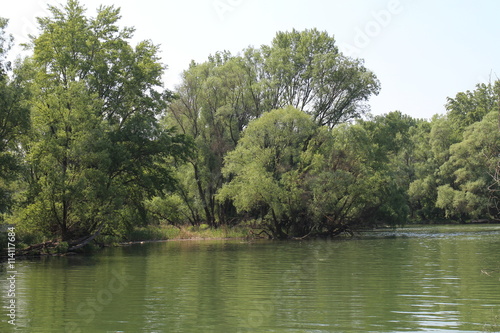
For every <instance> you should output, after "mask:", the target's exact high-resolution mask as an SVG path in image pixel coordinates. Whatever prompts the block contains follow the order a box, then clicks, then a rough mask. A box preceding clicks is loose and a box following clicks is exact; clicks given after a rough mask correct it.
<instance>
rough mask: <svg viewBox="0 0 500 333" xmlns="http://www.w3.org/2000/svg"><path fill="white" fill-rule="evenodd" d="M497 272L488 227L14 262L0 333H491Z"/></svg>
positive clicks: (162, 247) (496, 237)
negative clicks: (11, 293) (11, 295)
mask: <svg viewBox="0 0 500 333" xmlns="http://www.w3.org/2000/svg"><path fill="white" fill-rule="evenodd" d="M499 267H500V226H492V225H489V226H488V225H485V226H474V227H458V226H454V227H431V228H407V229H400V230H398V231H396V232H373V233H370V234H366V235H365V236H363V237H361V238H359V239H354V240H347V241H302V242H299V241H292V242H272V241H259V242H252V243H248V242H244V241H239V240H237V241H234V240H232V241H182V242H164V243H149V244H138V245H133V246H128V247H121V248H111V249H106V250H105V251H103V252H101V253H99V254H98V255H95V256H92V257H82V256H72V257H47V258H43V259H38V260H24V261H17V262H16V270H17V275H16V296H15V300H16V321H15V324H16V326H12V325H10V324H8V322H7V321H8V320H10V319H9V318H8V317H7V314H8V311H9V310H8V308H7V306H8V305H9V303H8V302H9V301H10V300H9V299H8V297H7V293H8V288H9V284H8V283H7V277H8V276H7V271H6V270H7V268H6V267H5V263H4V265H3V268H2V271H1V273H0V278H1V280H0V281H1V290H0V292H1V293H2V294H3V295H2V302H3V309H2V311H3V313H2V316H1V323H0V331H1V332H14V331H15V332H37V333H38V332H40V333H42V332H85V333H86V332H116V331H123V332H417V331H425V332H429V331H436V332H478V331H479V332H481V331H488V330H489V331H492V330H493V331H495V330H498V329H499V327H500V319H499V318H498V317H499V316H500V281H499V277H500V272H499V271H498V269H499ZM482 271H483V272H487V273H488V274H484V273H482Z"/></svg>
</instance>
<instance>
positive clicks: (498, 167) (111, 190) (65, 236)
mask: <svg viewBox="0 0 500 333" xmlns="http://www.w3.org/2000/svg"><path fill="white" fill-rule="evenodd" d="M49 9H50V12H51V15H50V16H49V17H44V18H39V21H38V23H39V28H40V33H39V35H38V36H34V37H32V40H31V43H30V45H28V47H29V48H30V49H31V51H32V55H31V56H29V57H27V58H25V59H23V60H20V61H19V62H18V63H17V64H16V66H11V64H10V63H8V62H7V61H6V60H5V55H6V53H7V51H8V50H9V48H10V45H11V43H12V38H11V37H10V36H8V35H7V33H6V32H5V28H6V26H7V22H8V21H7V20H6V19H1V20H0V213H1V214H2V215H0V216H1V218H2V219H3V220H5V221H6V222H8V223H12V224H16V226H17V227H18V228H21V229H24V230H25V231H27V232H38V233H41V234H43V235H44V237H46V238H58V239H61V240H72V239H76V238H80V237H86V236H89V235H92V234H95V233H96V232H100V231H102V232H106V233H109V234H115V235H123V234H124V232H125V230H127V229H131V228H133V227H135V226H144V225H147V224H151V223H168V224H172V225H182V224H191V225H193V226H197V225H200V224H208V225H209V226H212V227H215V228H217V227H220V226H233V225H241V224H245V223H247V225H248V226H251V227H253V228H257V229H259V231H261V230H264V232H265V233H267V234H268V235H270V236H271V237H273V238H289V237H305V236H308V235H327V236H332V235H337V234H339V233H342V232H351V231H352V230H354V229H355V228H359V227H363V226H374V225H401V224H404V223H408V222H413V221H418V222H422V221H441V220H445V219H447V220H454V221H460V222H467V221H472V220H480V219H486V220H494V219H497V220H498V219H499V218H500V216H499V215H500V194H499V193H500V180H499V178H500V176H499V174H500V110H499V103H500V100H499V95H500V82H495V83H493V84H492V83H490V84H480V85H478V86H477V87H476V89H475V90H474V91H467V92H465V93H458V94H457V95H456V96H455V97H454V98H448V102H447V104H446V108H447V113H446V115H442V116H435V117H434V118H433V119H431V120H423V119H414V118H412V117H409V116H406V115H404V114H402V113H401V112H399V111H394V112H390V113H387V114H385V115H379V116H375V117H374V116H371V115H370V113H369V107H368V104H367V102H368V100H369V98H370V96H372V95H376V94H378V92H379V90H380V83H379V81H378V80H377V78H376V76H375V75H374V74H373V73H372V72H371V71H370V70H368V69H367V68H365V67H364V64H363V61H362V60H360V59H352V58H349V57H346V56H344V55H343V54H342V53H341V52H340V51H339V49H338V48H337V46H336V42H335V39H334V37H333V36H330V35H328V34H327V33H326V32H320V31H318V30H316V29H311V30H304V31H296V30H293V31H291V32H279V33H277V34H276V37H275V38H274V39H273V40H272V42H271V44H270V45H262V46H261V47H260V48H254V47H250V48H247V49H245V50H242V52H241V53H239V54H238V55H233V54H230V53H228V52H219V53H216V54H215V55H212V56H210V57H209V58H208V60H207V61H205V62H202V63H195V62H192V63H191V65H190V66H189V68H188V69H187V70H185V71H184V73H183V75H182V82H181V83H180V84H179V85H178V87H177V88H176V90H175V91H174V92H171V91H168V90H164V89H163V88H162V85H163V83H162V80H161V78H162V75H163V71H164V70H165V66H164V65H163V64H162V63H161V59H160V58H159V56H158V52H159V48H158V46H156V45H154V44H153V43H152V42H150V41H142V42H140V43H138V44H137V45H136V46H132V45H130V39H131V38H132V35H133V29H132V28H123V29H122V28H120V27H119V26H118V24H117V23H118V21H119V19H120V11H119V9H117V8H114V7H112V6H111V7H100V8H99V9H98V11H97V15H96V16H94V17H89V16H86V10H85V8H84V7H83V6H82V5H80V4H79V3H78V1H76V0H69V1H68V2H67V4H66V5H64V6H62V7H53V6H50V7H49ZM13 67H14V68H13ZM256 232H257V231H256Z"/></svg>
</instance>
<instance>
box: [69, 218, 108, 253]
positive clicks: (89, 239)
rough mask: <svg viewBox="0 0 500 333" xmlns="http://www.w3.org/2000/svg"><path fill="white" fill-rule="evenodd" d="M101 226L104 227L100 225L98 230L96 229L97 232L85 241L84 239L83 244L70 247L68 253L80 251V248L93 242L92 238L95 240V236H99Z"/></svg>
mask: <svg viewBox="0 0 500 333" xmlns="http://www.w3.org/2000/svg"><path fill="white" fill-rule="evenodd" d="M103 226H104V225H103V224H101V226H100V227H99V229H97V231H96V232H95V233H94V234H93V235H91V236H90V237H88V238H87V239H85V240H84V241H83V242H81V243H80V244H77V245H74V246H72V247H70V248H69V249H68V251H74V250H78V249H80V248H82V247H84V246H85V245H87V244H88V243H90V242H92V241H93V240H94V238H96V237H97V236H99V234H100V233H101V230H102V227H103Z"/></svg>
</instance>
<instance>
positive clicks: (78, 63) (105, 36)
mask: <svg viewBox="0 0 500 333" xmlns="http://www.w3.org/2000/svg"><path fill="white" fill-rule="evenodd" d="M49 10H50V13H51V15H50V16H49V17H44V18H39V19H38V23H39V28H40V34H39V35H38V36H35V37H33V38H32V42H31V47H32V49H33V56H32V57H31V58H29V59H28V60H27V61H26V62H25V63H24V66H25V68H26V71H29V72H30V74H31V78H30V80H29V81H28V83H27V85H28V88H29V89H30V90H31V94H32V99H31V101H30V105H31V122H32V129H31V132H30V137H29V141H28V143H27V144H26V146H25V149H26V159H27V162H28V166H29V168H30V173H29V185H30V187H29V191H28V193H27V201H26V205H25V209H24V210H23V211H22V213H23V214H24V215H25V216H26V218H25V221H26V223H31V224H32V225H33V226H34V227H37V228H40V229H41V230H43V231H44V232H46V233H48V234H51V235H57V236H59V237H61V238H62V239H71V238H75V237H80V236H85V235H89V234H91V233H94V232H96V231H97V230H101V229H102V228H108V229H110V230H114V229H116V228H117V227H118V226H117V225H116V223H117V222H127V223H132V221H140V218H141V217H144V216H145V212H144V206H143V201H144V199H145V198H147V197H150V196H152V195H154V194H155V193H157V192H158V191H160V190H161V189H163V188H165V187H168V186H170V185H171V184H172V183H173V178H172V171H171V170H170V167H169V164H168V163H165V162H166V161H167V160H168V159H170V158H172V157H180V156H182V155H183V153H184V152H185V148H186V146H185V144H184V140H183V138H182V137H179V136H173V135H171V133H170V132H169V131H167V130H165V129H164V128H163V127H162V126H160V124H159V121H158V119H159V118H160V117H161V116H162V115H163V113H164V111H165V109H166V105H167V102H168V100H169V98H170V93H169V92H168V91H163V92H162V88H161V87H162V82H161V76H162V73H163V70H164V66H163V65H162V64H161V62H160V58H159V56H158V46H156V45H154V44H152V43H151V42H150V41H142V42H139V43H138V44H137V45H136V46H135V47H133V46H131V45H130V39H131V38H132V36H133V29H131V28H123V29H121V28H119V27H118V25H117V22H118V21H119V19H120V10H119V9H117V8H114V7H113V6H110V7H100V8H99V9H98V11H97V15H96V16H95V17H87V16H86V15H85V13H86V9H85V8H84V7H83V6H82V5H81V4H79V3H78V1H76V0H69V1H68V2H67V4H66V5H64V6H62V7H54V6H49Z"/></svg>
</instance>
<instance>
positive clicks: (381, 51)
mask: <svg viewBox="0 0 500 333" xmlns="http://www.w3.org/2000/svg"><path fill="white" fill-rule="evenodd" d="M2 2H3V3H2V9H1V10H0V16H2V17H6V18H8V19H9V20H10V24H9V32H11V33H12V34H13V35H14V37H15V38H16V43H22V42H26V41H27V35H28V34H36V33H37V27H36V19H35V17H38V16H47V15H48V12H47V4H48V3H50V4H59V3H64V2H65V0H60V1H53V0H22V1H6V0H3V1H2ZM80 2H81V3H82V4H84V5H85V6H86V7H87V9H88V12H87V14H88V15H91V16H93V15H94V14H95V9H96V8H97V7H98V6H99V5H101V4H103V5H115V6H117V7H121V9H122V20H121V25H122V26H134V27H135V28H136V34H135V36H136V40H135V41H134V43H135V42H136V41H138V40H143V39H151V40H152V41H153V42H154V43H156V44H161V49H162V58H163V61H164V63H165V64H167V66H168V67H169V69H168V71H167V73H166V75H165V85H166V87H169V88H173V87H174V86H175V84H177V83H179V74H180V73H181V72H182V71H183V70H185V69H186V68H187V67H188V64H189V62H190V61H191V59H194V60H196V61H198V62H201V61H204V60H205V59H206V58H207V57H208V55H209V54H212V53H214V52H216V51H222V50H229V51H231V52H232V53H234V54H236V53H238V52H239V51H241V50H242V49H244V48H245V47H247V46H249V45H253V46H256V47H258V46H260V45H262V44H269V43H270V42H271V40H272V39H273V37H274V35H275V33H276V32H277V31H289V30H291V29H293V28H295V29H298V30H302V29H306V28H318V29H319V30H322V31H327V32H328V33H329V34H330V35H334V36H335V38H336V40H337V43H338V45H339V47H340V50H341V51H342V52H344V53H346V54H349V55H351V56H354V57H358V58H363V59H364V60H365V65H366V67H367V68H369V69H370V70H372V71H373V72H374V73H375V74H376V75H377V76H378V78H379V80H380V81H381V85H382V90H381V92H380V94H379V96H376V97H372V99H371V100H370V104H371V108H372V113H373V114H383V113H387V112H390V111H394V110H400V111H402V112H403V113H406V114H409V115H411V116H413V117H418V118H430V117H431V116H432V115H434V114H436V113H444V112H445V109H444V104H445V103H446V97H453V96H455V95H456V93H458V92H460V91H466V90H472V89H474V87H475V85H476V84H477V83H480V82H487V81H489V79H490V77H491V78H492V79H493V80H494V79H496V78H497V77H500V19H499V16H500V1H495V0H475V1H465V0H434V1H431V0H330V1H326V0H276V1H271V0H191V1H189V0H185V1H181V0H176V1H172V0H161V1H159V0H158V1H154V0H140V1H139V0H124V1H120V0H80ZM19 52H20V51H19V50H17V49H16V50H14V51H13V52H12V53H15V54H17V53H19Z"/></svg>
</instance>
